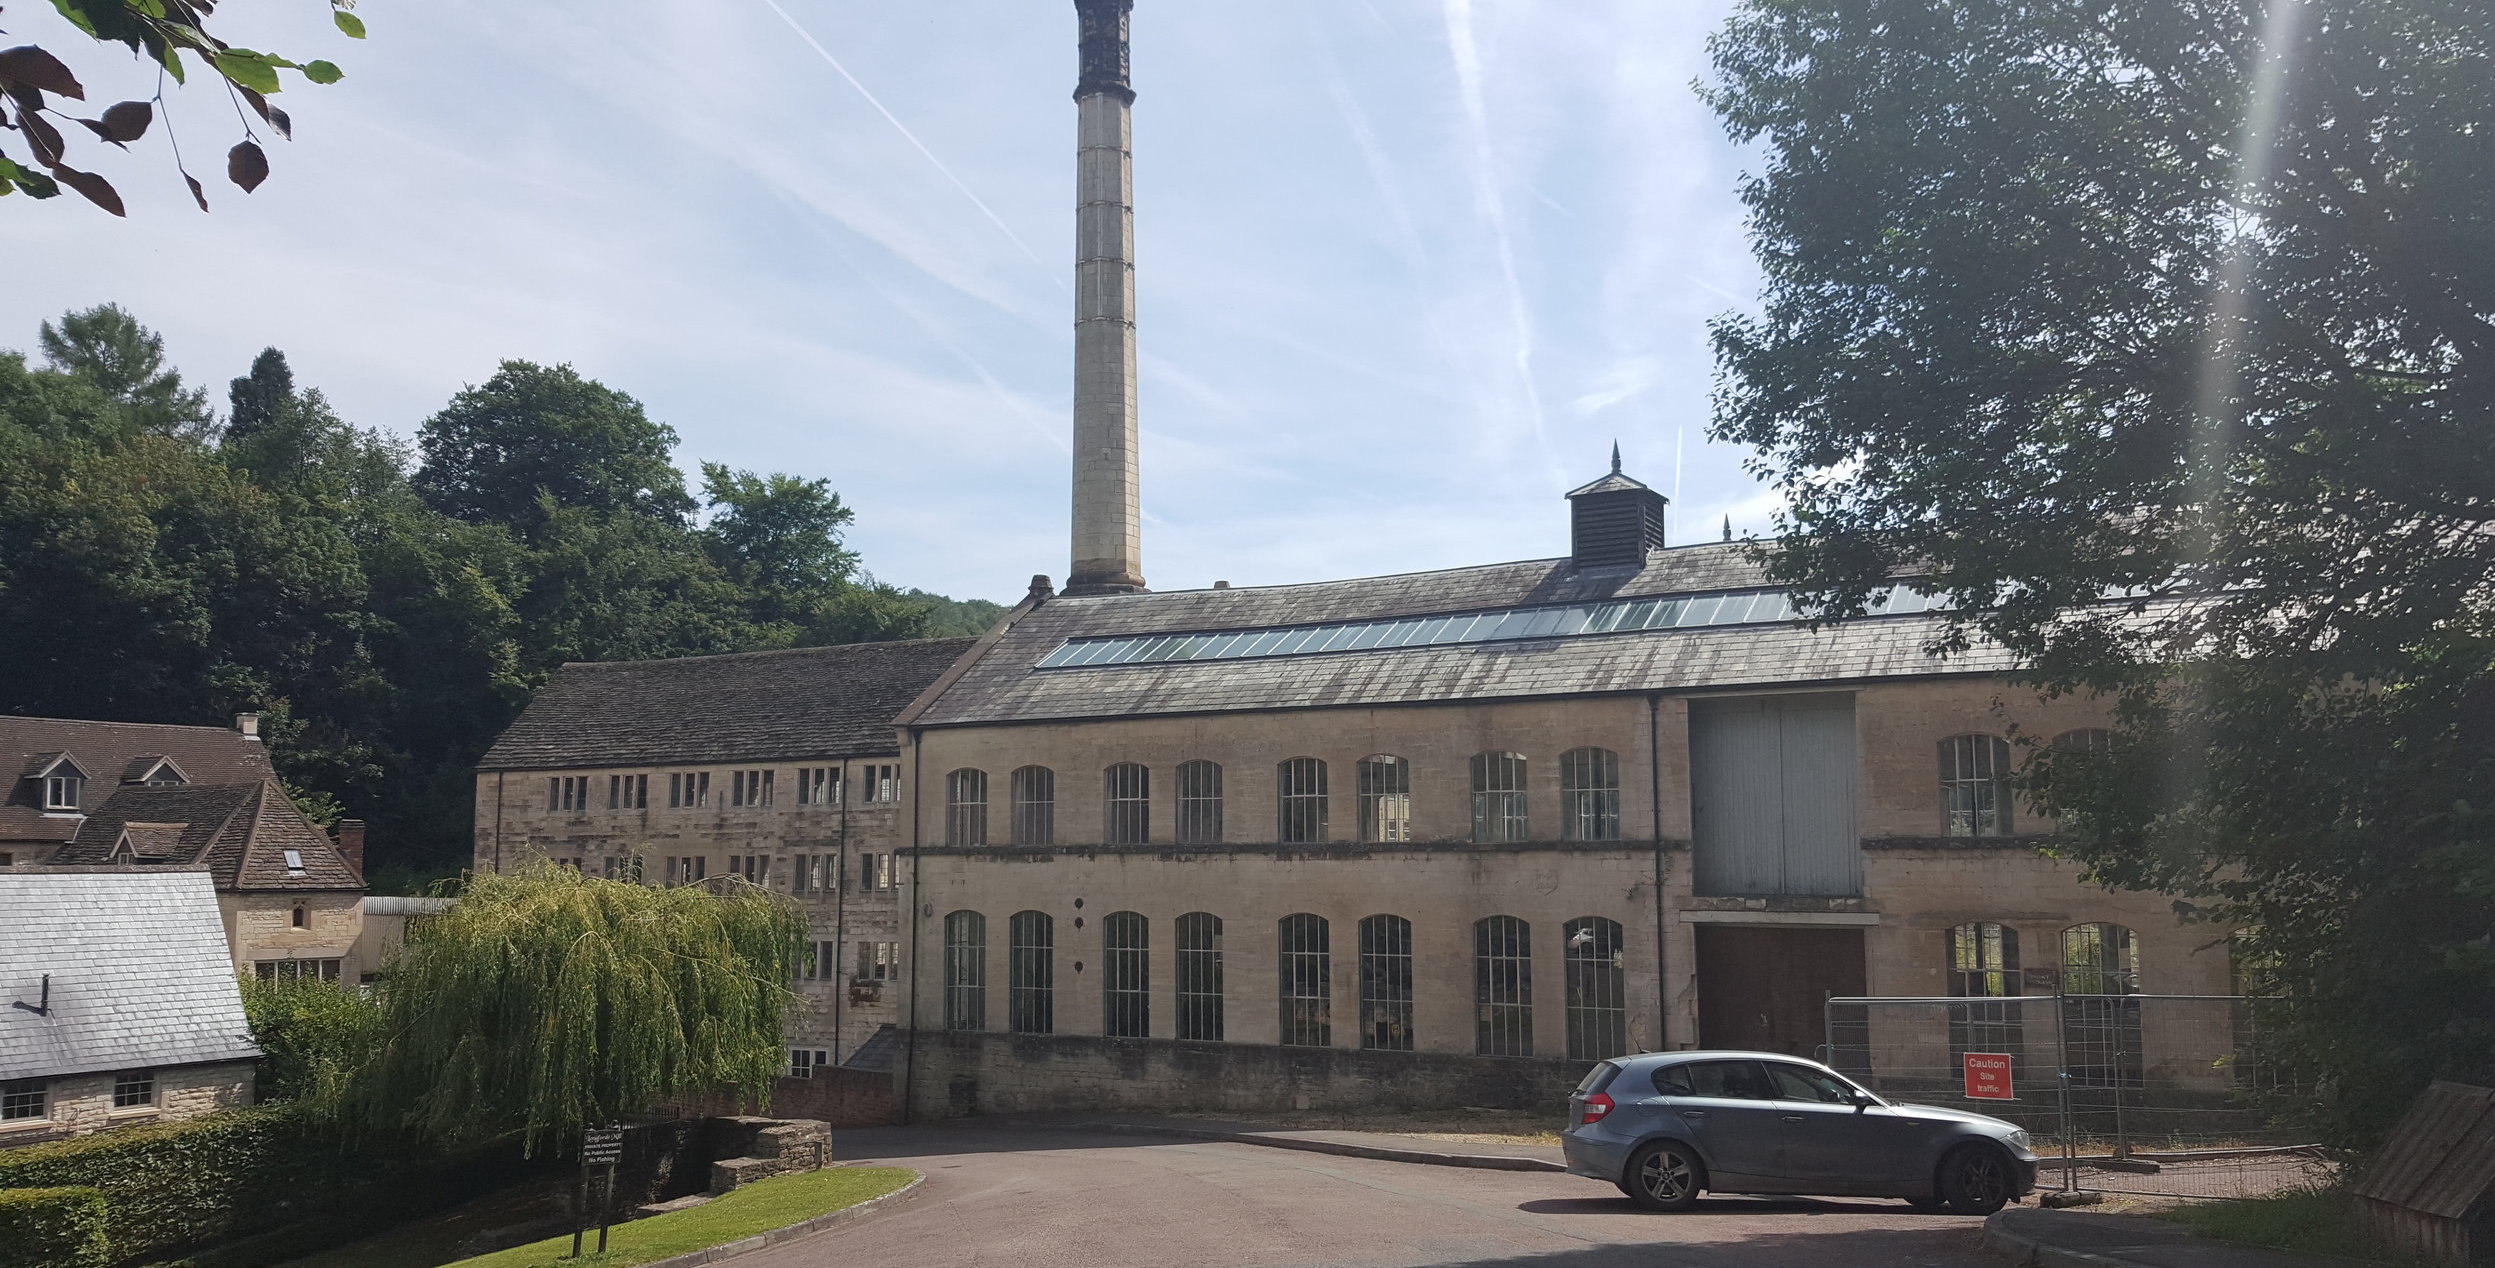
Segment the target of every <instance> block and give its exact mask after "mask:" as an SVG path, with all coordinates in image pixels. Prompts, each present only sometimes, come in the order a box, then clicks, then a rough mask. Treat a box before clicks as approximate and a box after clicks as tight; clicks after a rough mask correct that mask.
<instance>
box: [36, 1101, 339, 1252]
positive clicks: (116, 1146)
mask: <svg viewBox="0 0 2495 1268" xmlns="http://www.w3.org/2000/svg"><path fill="white" fill-rule="evenodd" d="M345 1170H346V1169H345V1167H344V1164H343V1160H342V1159H341V1157H340V1155H339V1151H338V1150H337V1148H336V1147H335V1146H334V1145H330V1144H328V1143H326V1142H325V1141H324V1139H323V1138H321V1137H319V1136H317V1135H315V1134H314V1133H313V1132H311V1131H309V1130H307V1128H306V1125H305V1123H304V1120H303V1118H302V1116H300V1115H298V1114H295V1113H292V1112H290V1111H287V1110H284V1109H282V1108H281V1109H249V1110H234V1111H230V1112H228V1113H223V1114H213V1115H210V1116H208V1117H206V1118H194V1119H190V1120H187V1121H184V1122H178V1123H153V1124H148V1125H145V1126H137V1127H125V1128H121V1129H119V1130H116V1131H109V1132H100V1133H98V1134H96V1135H93V1136H80V1137H78V1138H76V1139H73V1140H63V1141H56V1142H53V1143H51V1144H48V1145H33V1146H29V1147H27V1148H24V1149H12V1150H6V1151H0V1191H9V1190H21V1189H43V1188H52V1187H58V1186H68V1185H80V1186H92V1187H93V1188H95V1189H98V1190H101V1191H102V1194H103V1202H104V1206H103V1208H102V1211H100V1212H99V1215H98V1219H99V1221H102V1222H103V1226H104V1232H105V1234H106V1236H107V1237H108V1239H109V1242H110V1247H111V1249H110V1258H111V1260H112V1262H115V1263H128V1262H132V1261H137V1260H143V1259H162V1258H167V1257H169V1256H170V1255H172V1254H174V1253H178V1252H180V1251H183V1250H187V1249H189V1248H191V1247H194V1246H204V1245H208V1244H210V1243H213V1242H218V1241H222V1240H225V1239H227V1238H231V1237H239V1236H244V1235H246V1234H250V1233H256V1232H260V1231H261V1230H264V1229H270V1228H275V1227H277V1226H278V1225H280V1224H284V1223H286V1222H288V1221H289V1220H292V1219H295V1218H298V1217H299V1216H300V1215H302V1214H305V1213H307V1211H308V1210H309V1209H310V1208H312V1207H314V1206H316V1205H317V1204H318V1203H319V1201H320V1198H321V1196H322V1195H325V1194H327V1193H329V1192H330V1191H331V1186H332V1185H333V1184H334V1183H335V1180H336V1178H337V1176H338V1175H339V1174H341V1173H342V1172H343V1171H345ZM106 1216H109V1219H108V1220H107V1219H106V1218H105V1217H106ZM38 1262H41V1261H38Z"/></svg>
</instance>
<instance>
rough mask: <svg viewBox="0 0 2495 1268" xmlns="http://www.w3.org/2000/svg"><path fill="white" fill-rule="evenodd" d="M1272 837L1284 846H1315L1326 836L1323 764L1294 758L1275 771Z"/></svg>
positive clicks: (1313, 759)
mask: <svg viewBox="0 0 2495 1268" xmlns="http://www.w3.org/2000/svg"><path fill="white" fill-rule="evenodd" d="M1274 775H1275V781H1274V800H1275V809H1276V812H1277V813H1276V818H1277V820H1278V822H1277V823H1276V824H1275V838H1276V839H1277V840H1279V841H1281V842H1282V843H1283V844H1285V845H1314V844H1317V843H1318V842H1321V841H1323V840H1325V836H1326V797H1325V763H1324V762H1322V761H1319V760H1318V759H1316V758H1313V757H1294V758H1292V759H1291V760H1289V761H1287V762H1284V763H1283V764H1282V765H1280V766H1278V767H1276V768H1275V770H1274Z"/></svg>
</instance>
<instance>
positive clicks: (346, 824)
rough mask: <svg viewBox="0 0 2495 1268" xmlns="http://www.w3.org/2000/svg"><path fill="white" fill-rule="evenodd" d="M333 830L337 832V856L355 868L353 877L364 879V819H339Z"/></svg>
mask: <svg viewBox="0 0 2495 1268" xmlns="http://www.w3.org/2000/svg"><path fill="white" fill-rule="evenodd" d="M333 831H334V832H335V833H336V834H337V842H338V856H339V857H340V858H343V859H345V860H346V861H347V866H348V867H351V868H354V869H355V879H357V880H359V881H360V880H362V879H364V821H363V820H361V819H340V820H339V821H338V826H337V827H336V828H335V829H333Z"/></svg>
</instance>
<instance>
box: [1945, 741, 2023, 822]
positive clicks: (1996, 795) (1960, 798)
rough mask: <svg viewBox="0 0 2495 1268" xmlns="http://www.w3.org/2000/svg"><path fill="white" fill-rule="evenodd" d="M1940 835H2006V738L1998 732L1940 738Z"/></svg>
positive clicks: (2007, 796) (2007, 809)
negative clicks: (1997, 733)
mask: <svg viewBox="0 0 2495 1268" xmlns="http://www.w3.org/2000/svg"><path fill="white" fill-rule="evenodd" d="M1941 835H1942V836H1946V837H2006V836H2008V835H2010V742H2009V741H2008V740H2005V739H2002V738H2001V737H2000V736H1998V735H1953V736H1950V737H1949V738H1948V739H1946V740H1943V741H1941Z"/></svg>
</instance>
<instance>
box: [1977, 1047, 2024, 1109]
mask: <svg viewBox="0 0 2495 1268" xmlns="http://www.w3.org/2000/svg"><path fill="white" fill-rule="evenodd" d="M2010 1073H2011V1071H2010V1054H2009V1053H2006V1052H1970V1053H1968V1054H1967V1055H1966V1079H1967V1085H1966V1093H1967V1099H1968V1100H1970V1101H2015V1100H2017V1099H2019V1097H2018V1091H2017V1089H2016V1088H2014V1087H2013V1086H2012V1085H2011V1081H2010Z"/></svg>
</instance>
